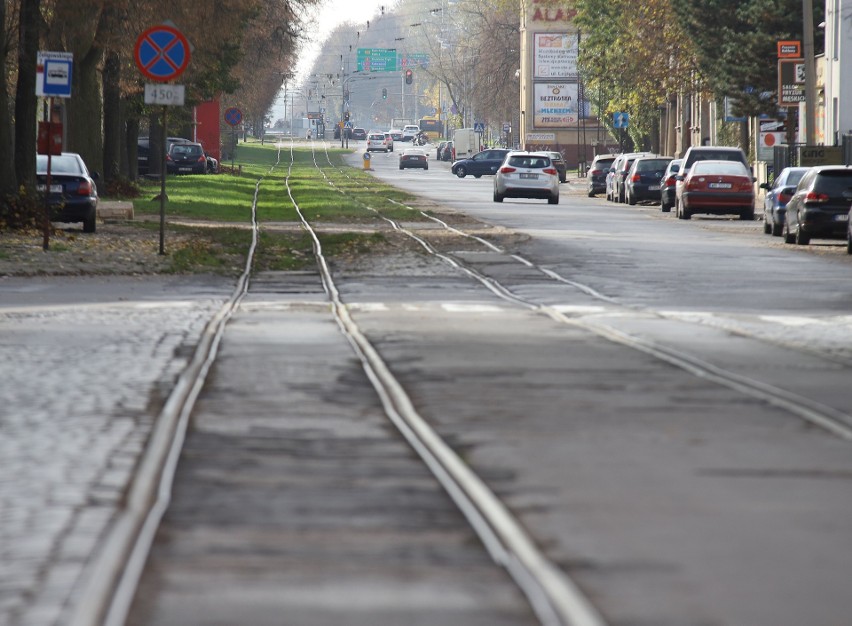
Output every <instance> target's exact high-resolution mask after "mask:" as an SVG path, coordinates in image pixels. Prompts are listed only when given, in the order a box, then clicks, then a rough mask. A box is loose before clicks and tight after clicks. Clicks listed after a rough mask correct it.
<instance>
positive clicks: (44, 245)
mask: <svg viewBox="0 0 852 626" xmlns="http://www.w3.org/2000/svg"><path fill="white" fill-rule="evenodd" d="M52 156H53V96H51V98H50V100H49V104H48V109H47V181H46V185H45V188H44V229H43V233H42V235H43V237H42V242H41V249H42V250H44V251H45V252H47V251H48V250H49V249H50V182H51V180H50V174H51V172H50V169H51V165H52V163H51V160H52V159H51V157H52Z"/></svg>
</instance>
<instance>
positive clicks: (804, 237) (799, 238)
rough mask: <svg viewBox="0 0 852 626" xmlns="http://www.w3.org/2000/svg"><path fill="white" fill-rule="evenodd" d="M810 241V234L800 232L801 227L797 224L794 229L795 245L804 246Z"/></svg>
mask: <svg viewBox="0 0 852 626" xmlns="http://www.w3.org/2000/svg"><path fill="white" fill-rule="evenodd" d="M810 242H811V237H810V235H808V234H806V233H804V232H802V227H801V226H799V227H798V228H797V229H796V245H797V246H806V245H808V244H809V243H810Z"/></svg>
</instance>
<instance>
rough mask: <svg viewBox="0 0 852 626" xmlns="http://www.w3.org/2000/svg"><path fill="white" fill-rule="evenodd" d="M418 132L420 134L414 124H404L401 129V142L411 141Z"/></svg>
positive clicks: (418, 128)
mask: <svg viewBox="0 0 852 626" xmlns="http://www.w3.org/2000/svg"><path fill="white" fill-rule="evenodd" d="M419 132H420V127H419V126H417V125H416V124H406V125H405V126H403V128H402V140H403V141H411V140H413V139H414V138H415V137H416V136H417V133H419Z"/></svg>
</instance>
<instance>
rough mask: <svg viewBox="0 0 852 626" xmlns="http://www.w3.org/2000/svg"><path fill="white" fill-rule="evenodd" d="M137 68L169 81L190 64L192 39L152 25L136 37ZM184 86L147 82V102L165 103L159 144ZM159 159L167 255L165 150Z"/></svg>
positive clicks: (162, 229) (159, 80) (162, 245)
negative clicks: (169, 115) (168, 116)
mask: <svg viewBox="0 0 852 626" xmlns="http://www.w3.org/2000/svg"><path fill="white" fill-rule="evenodd" d="M133 56H134V60H135V61H136V67H137V68H139V71H140V72H141V73H142V75H143V76H145V78H147V79H149V80H152V81H154V82H157V83H167V82H169V81H171V80H173V79H175V78H177V77H178V76H180V75H181V74H183V72H184V70H185V69H186V66H187V65H189V60H190V57H191V56H192V53H191V51H190V45H189V41H187V39H186V37H184V35H183V33H182V32H180V31H179V30H178V29H177V28H175V27H174V26H169V25H168V24H160V25H158V26H152V27H150V28H148V29H146V30H144V31H142V33H141V34H140V35H139V37H137V38H136V47H135V48H134V55H133ZM183 103H184V88H183V85H168V86H165V85H145V104H162V105H163V127H162V129H161V131H162V134H161V135H160V137H161V141H160V146H161V147H162V148H163V149H165V147H166V121H167V119H166V111H167V109H168V107H169V106H183ZM158 158H159V159H160V254H165V253H166V251H165V239H166V235H165V233H166V164H165V152H164V150H161V154H160V155H159V157H158Z"/></svg>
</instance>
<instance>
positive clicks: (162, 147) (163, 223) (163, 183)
mask: <svg viewBox="0 0 852 626" xmlns="http://www.w3.org/2000/svg"><path fill="white" fill-rule="evenodd" d="M166 109H167V107H166V106H165V105H164V106H163V127H162V128H161V129H160V131H161V132H160V157H159V158H160V254H161V255H162V254H165V253H166V150H165V148H166Z"/></svg>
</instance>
